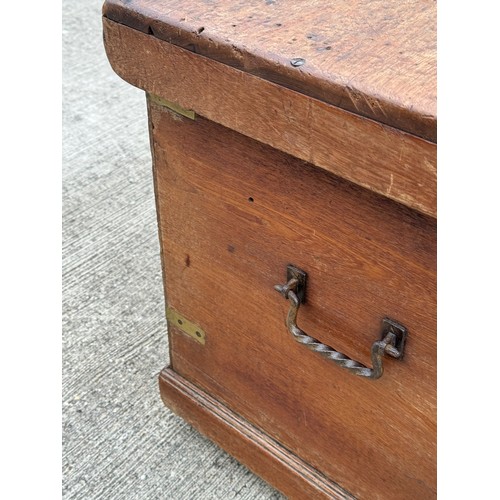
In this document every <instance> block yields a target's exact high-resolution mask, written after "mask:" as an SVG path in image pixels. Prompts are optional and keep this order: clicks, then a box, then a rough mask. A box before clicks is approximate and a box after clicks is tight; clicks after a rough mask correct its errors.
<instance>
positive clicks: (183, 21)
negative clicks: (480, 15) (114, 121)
mask: <svg viewBox="0 0 500 500" xmlns="http://www.w3.org/2000/svg"><path fill="white" fill-rule="evenodd" d="M103 14H104V17H105V21H104V22H105V44H106V49H107V52H108V57H109V58H110V61H111V63H112V65H113V68H114V69H115V71H117V73H118V74H120V75H121V76H122V77H124V78H125V79H126V80H128V81H130V82H131V83H133V84H134V85H137V86H139V87H141V88H144V89H145V90H147V91H148V92H153V91H154V90H156V91H157V90H158V88H157V87H158V86H159V83H158V82H156V83H155V84H154V85H152V84H151V83H150V82H149V86H148V82H147V80H151V79H156V80H158V79H161V78H163V76H162V75H159V74H156V73H154V69H148V68H145V67H143V68H142V75H141V74H139V72H137V74H136V75H135V77H131V76H130V75H129V73H130V68H127V70H125V65H126V59H127V57H128V59H129V60H130V55H127V51H130V50H138V49H137V47H131V46H130V44H129V46H128V47H125V46H124V44H123V40H122V41H121V49H120V50H121V54H120V55H119V56H118V55H117V47H115V48H114V49H113V47H110V45H111V43H110V41H109V40H110V37H111V36H112V30H111V29H110V28H109V27H108V28H106V23H107V22H108V24H109V21H112V22H114V23H116V24H119V25H125V26H127V27H129V28H132V29H133V30H134V31H136V32H138V33H142V34H145V35H147V36H148V37H153V38H155V39H156V40H158V41H161V42H167V43H168V44H169V46H172V47H176V48H182V49H187V51H189V53H191V54H192V53H195V54H197V55H199V56H203V57H202V58H200V60H202V59H203V60H206V59H208V60H209V61H213V62H218V63H222V65H223V66H224V67H226V68H229V69H236V70H238V71H237V72H236V73H233V76H234V75H236V76H237V78H233V81H232V85H231V88H234V87H235V86H238V85H239V86H240V88H239V93H240V94H244V93H245V92H246V89H247V90H248V92H252V91H253V90H252V85H255V86H258V83H259V82H261V83H262V84H263V85H262V89H264V90H263V91H262V92H263V93H264V94H265V95H264V96H263V95H260V96H257V97H259V99H260V102H259V103H257V104H255V103H254V107H255V105H258V106H259V107H262V106H263V107H267V108H268V109H269V110H270V111H269V113H270V116H268V121H269V122H273V120H274V116H273V115H272V113H273V112H276V111H275V110H274V108H276V106H278V107H279V106H281V108H282V110H283V112H284V113H285V114H288V118H289V120H288V121H289V123H290V125H291V127H292V128H293V125H294V124H293V121H294V120H296V119H297V118H299V119H300V120H301V121H302V122H303V123H302V124H301V127H302V128H304V124H305V123H308V122H307V120H309V121H310V120H311V118H312V119H314V116H313V115H315V114H316V115H319V114H321V113H322V111H321V109H320V110H319V111H318V110H316V108H318V109H319V108H322V106H321V105H323V104H324V105H327V106H328V108H335V109H337V110H342V111H346V112H348V114H349V115H353V116H356V117H363V118H368V120H365V121H366V122H368V121H370V122H372V125H370V126H371V127H372V129H371V130H370V131H367V132H366V131H365V132H366V137H365V136H363V131H361V132H359V131H358V130H357V126H358V122H356V124H355V125H352V124H351V125H350V124H349V123H347V124H343V123H344V122H342V123H341V121H337V122H335V120H333V121H331V122H330V123H331V125H330V126H332V127H335V128H337V129H338V128H339V127H343V128H344V129H349V130H348V132H347V134H348V135H350V134H354V135H355V134H359V133H360V134H361V136H363V137H364V138H363V139H362V140H361V141H358V142H357V140H356V139H355V138H353V139H352V140H350V143H349V144H347V142H349V141H347V139H346V140H344V141H343V143H344V144H343V147H344V148H347V147H351V149H356V150H357V151H358V152H360V151H361V154H362V155H363V154H365V156H366V158H365V160H362V161H361V166H357V167H356V166H354V165H348V166H346V167H345V168H343V167H338V166H331V167H328V166H325V165H324V164H325V162H326V163H328V161H327V160H326V159H324V158H322V155H321V153H317V152H310V151H309V150H308V148H307V145H302V144H299V146H298V147H297V149H300V150H301V151H304V150H305V151H306V153H303V154H302V155H301V154H297V153H296V151H295V150H294V148H293V146H287V145H286V144H285V143H290V142H293V141H295V142H297V141H299V142H306V139H305V138H297V137H296V136H295V135H294V133H291V132H288V131H285V130H280V131H279V134H278V135H279V136H280V137H281V138H282V141H281V143H280V141H279V140H277V141H276V144H274V143H273V144H272V145H273V146H275V147H277V148H279V149H282V150H284V151H286V152H289V153H291V154H294V155H295V156H298V157H299V158H302V159H304V160H306V161H311V162H313V163H315V164H317V165H318V166H320V167H323V168H326V169H327V170H331V171H333V172H334V173H336V174H338V175H341V176H343V177H346V178H348V179H349V180H352V181H353V182H355V183H357V184H360V185H363V186H365V187H368V188H370V189H372V190H375V191H377V192H379V193H381V194H384V195H386V196H387V197H389V198H393V199H395V200H397V201H399V202H402V203H404V204H406V205H409V206H411V207H412V208H415V209H417V210H419V211H422V212H424V213H427V214H430V215H435V147H433V146H434V143H435V142H436V123H437V118H436V5H435V2H434V1H432V0H410V1H406V2H400V1H398V0H384V1H381V0H357V1H356V0H343V1H342V0H334V1H331V0H298V1H295V0H294V1H291V0H289V1H286V0H248V1H245V2H243V1H241V0H223V1H217V2H212V1H206V0H185V1H183V2H178V1H176V0H106V2H105V4H104V8H103ZM115 31H116V32H117V31H119V30H118V29H117V30H115ZM106 35H107V36H106ZM117 37H118V38H119V37H121V35H117ZM141 40H142V39H141V38H140V37H138V38H137V39H135V40H134V42H133V43H132V44H137V43H138V44H140V43H142V42H141ZM113 43H115V42H113ZM115 45H116V43H115ZM113 50H114V52H113ZM160 52H161V51H160V50H159V51H158V54H157V61H156V66H157V67H159V66H160V65H162V64H164V65H166V66H169V61H170V62H171V61H172V59H169V58H168V57H165V58H164V59H163V60H162V56H161V54H160ZM148 54H149V55H151V50H149V52H148ZM148 54H143V55H144V57H143V58H142V62H143V63H144V64H146V62H145V59H147V57H146V56H147V55H148ZM140 60H141V56H138V57H136V61H140ZM207 64H210V63H207ZM220 67H221V65H220V64H219V65H216V66H207V69H206V72H205V73H203V74H199V75H198V76H202V77H205V78H209V79H210V81H211V82H214V81H216V80H217V79H220V83H219V90H220V95H217V96H216V95H214V94H213V92H214V88H212V87H210V85H205V91H206V92H205V95H204V96H203V98H204V99H205V101H206V100H208V99H212V100H217V107H221V106H222V108H224V109H223V111H221V112H220V113H227V112H232V113H234V112H238V110H234V109H230V110H229V109H226V108H225V107H224V106H225V104H224V103H223V101H224V99H225V97H226V96H225V92H226V91H227V90H228V87H227V83H228V82H227V81H226V82H224V81H223V75H222V73H221V71H220ZM163 70H164V71H165V70H167V71H174V72H175V71H181V72H182V68H180V67H179V65H178V64H175V67H174V66H173V65H172V64H170V68H166V67H165V66H164V68H163ZM138 71H139V70H138ZM156 71H159V70H158V69H157V70H156ZM192 71H194V72H196V71H197V70H196V69H195V70H192ZM241 73H243V74H245V75H248V76H247V79H245V78H244V77H241V78H240V77H238V75H241ZM250 76H253V77H256V78H255V79H249V77H250ZM165 78H166V77H165ZM182 78H183V79H184V83H185V85H186V84H187V85H188V86H191V87H192V82H190V81H189V75H186V77H184V76H183V77H182ZM264 82H265V83H268V84H272V85H273V86H272V87H269V86H268V87H266V86H265V85H264ZM163 83H164V84H165V85H167V86H170V87H172V85H175V82H172V79H170V80H168V82H167V81H166V80H165V81H164V82H163ZM205 84H207V81H206V82H205ZM155 85H156V87H155ZM276 85H278V86H279V87H281V88H283V89H287V90H289V93H288V94H284V95H285V98H283V99H281V97H280V99H281V102H280V103H276V102H275V101H276V99H277V98H276V97H274V96H273V95H272V92H271V90H272V89H273V88H274V87H275V86H276ZM151 87H155V89H152V88H151ZM269 89H271V90H269ZM254 90H255V89H254ZM179 92H180V91H177V90H176V91H175V93H176V94H179ZM157 93H159V92H157ZM200 93H203V86H200V88H199V91H198V90H197V89H194V90H193V92H192V97H193V96H194V97H193V99H192V100H193V101H196V98H197V97H200ZM159 94H160V96H161V97H165V98H167V99H168V98H169V97H172V96H167V95H161V92H160V93H159ZM261 94H262V93H261ZM253 95H254V96H255V95H256V94H255V92H253ZM299 95H300V97H297V96H299ZM229 98H230V96H229ZM241 98H242V99H243V100H244V99H245V96H243V95H242V97H241ZM305 98H309V99H305ZM173 100H174V101H175V102H178V103H181V104H183V103H182V96H179V99H173ZM221 102H222V104H221ZM311 102H313V103H315V104H312V105H311ZM185 104H186V107H187V108H188V109H193V110H194V111H197V112H199V113H200V114H202V115H203V116H206V117H207V118H209V119H212V120H214V121H218V122H219V123H222V124H223V125H226V126H229V127H231V128H235V129H236V130H238V127H237V126H233V124H232V123H226V122H225V121H224V120H222V119H220V117H218V116H217V111H214V113H213V115H214V116H210V113H208V112H207V113H203V112H200V111H199V110H197V109H196V103H195V102H194V104H192V105H191V106H190V104H189V103H185ZM214 106H215V105H214ZM294 106H295V111H294V110H293V109H292V108H293V107H294ZM311 106H312V107H311ZM315 107H316V108H315ZM324 109H326V108H324ZM297 114H300V116H301V118H300V117H297ZM306 115H307V116H306ZM345 116H347V114H344V117H345ZM240 119H241V115H240V118H238V120H240ZM249 119H251V120H253V121H255V117H250V118H249ZM347 121H349V119H347ZM351 122H352V120H351ZM328 123H329V122H328V121H324V122H322V125H321V126H322V127H323V128H325V127H328V126H329V125H328ZM377 124H379V125H384V127H382V128H381V127H378V128H377ZM314 128H315V126H314V125H313V126H312V129H314ZM317 128H318V126H317V127H316V129H317ZM239 131H241V132H242V133H245V134H246V135H249V136H252V137H254V138H256V139H258V140H263V139H262V138H261V137H259V136H258V134H255V133H253V132H252V131H249V130H247V129H246V128H245V127H243V128H242V129H241V130H239ZM397 132H400V133H401V134H402V135H398V136H396V135H394V134H395V133H397ZM318 133H319V134H320V135H321V134H322V133H323V132H318ZM269 134H271V135H272V131H271V132H269V131H266V132H264V133H263V136H265V137H269ZM284 136H285V137H284ZM383 136H386V139H385V141H386V142H387V143H391V142H392V143H394V141H395V138H396V137H397V140H396V142H397V143H398V144H397V148H396V147H394V146H393V147H392V149H393V150H394V151H393V153H390V152H389V154H387V153H386V155H385V156H386V162H387V163H392V166H388V167H382V166H381V167H379V166H372V167H370V166H369V165H368V163H369V162H370V160H369V159H370V158H373V156H374V155H379V154H383V153H382V150H381V151H379V152H377V151H375V150H374V149H373V148H374V144H373V143H374V142H378V143H384V139H383ZM283 137H284V139H283ZM381 138H382V139H381ZM325 141H326V142H329V141H330V138H329V137H328V134H327V137H326V139H325ZM263 142H267V143H268V144H269V143H271V142H270V141H269V140H264V141H263ZM331 145H332V148H331V149H332V151H331V154H332V155H333V160H332V163H334V164H335V165H338V164H339V162H340V163H341V162H342V161H343V160H342V158H341V157H345V154H344V153H341V154H340V156H337V157H336V156H335V155H336V154H337V155H338V154H339V153H338V151H339V148H338V144H336V143H335V141H334V142H332V143H331ZM302 146H304V147H302ZM314 149H315V151H317V150H318V145H316V146H315V148H314ZM341 149H342V148H341ZM363 149H364V150H366V151H367V152H366V153H363V152H362V151H363ZM375 149H376V148H375ZM396 149H398V151H397V152H396ZM327 154H328V153H326V152H325V155H327ZM398 155H399V156H398ZM363 163H366V164H367V166H366V167H365V166H363ZM375 163H376V162H375ZM367 169H368V172H365V171H366V170H367ZM370 169H371V171H370ZM361 171H363V173H362V174H360V172H361ZM391 174H392V175H391ZM380 175H381V177H382V178H383V179H382V180H381V179H379V180H377V179H376V177H377V176H380Z"/></svg>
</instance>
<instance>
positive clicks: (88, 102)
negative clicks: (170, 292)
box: [63, 0, 283, 500]
mask: <svg viewBox="0 0 500 500" xmlns="http://www.w3.org/2000/svg"><path fill="white" fill-rule="evenodd" d="M100 11H101V2H100V1H95V0H92V1H89V2H78V1H66V2H64V4H63V44H64V52H63V64H64V67H63V99H64V101H63V126H64V131H63V134H64V145H63V180H64V186H63V217H64V218H63V224H64V229H63V239H64V241H63V245H64V248H63V260H64V270H63V273H64V274H63V300H64V303H63V307H64V317H63V356H64V359H63V369H64V373H63V393H64V394H63V438H64V444H63V468H64V470H63V473H64V479H63V497H64V498H65V499H68V500H69V499H74V500H77V499H82V500H91V499H121V500H124V499H138V500H139V499H140V500H147V499H170V498H172V499H233V498H238V499H248V500H249V499H260V500H262V499H280V498H283V497H282V496H281V495H280V494H279V493H277V492H276V491H275V490H273V489H272V488H270V487H269V486H268V485H267V484H266V483H264V482H263V481H262V480H260V479H259V478H257V477H256V476H254V475H253V474H252V473H251V472H250V471H248V470H247V469H246V468H245V467H243V466H242V465H240V464H238V463H237V462H236V461H235V460H234V459H233V458H231V457H230V456H229V455H227V454H226V453H225V452H223V451H222V450H221V449H220V448H218V447H217V446H216V445H214V444H213V443H211V442H210V441H209V440H207V439H205V438H204V437H203V436H201V435H200V434H199V433H198V432H197V431H195V430H194V429H192V428H191V427H190V426H189V425H187V424H186V423H185V422H184V421H182V420H181V419H180V418H178V417H176V416H175V415H173V414H172V413H171V412H170V411H169V410H167V409H166V408H165V407H164V406H163V404H162V403H161V401H160V398H159V393H158V388H157V375H158V372H159V371H160V370H161V368H162V367H163V366H165V365H166V364H167V362H168V352H167V338H166V323H165V319H164V301H163V291H162V282H161V268H160V255H159V245H158V237H157V228H156V215H155V205H154V194H153V184H152V176H151V158H150V151H149V144H148V132H147V121H146V106H145V98H144V95H143V93H142V92H141V91H139V90H138V89H135V88H133V87H131V86H130V85H128V84H126V83H125V82H123V81H122V80H120V79H119V78H118V77H117V76H116V75H115V74H114V73H113V72H112V70H111V68H110V66H109V64H108V62H107V59H106V56H105V53H104V49H103V45H102V34H101V17H100V16H101V15H100Z"/></svg>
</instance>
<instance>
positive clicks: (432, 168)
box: [424, 158, 437, 177]
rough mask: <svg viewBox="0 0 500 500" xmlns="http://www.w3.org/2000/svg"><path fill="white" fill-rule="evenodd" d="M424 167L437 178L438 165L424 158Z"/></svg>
mask: <svg viewBox="0 0 500 500" xmlns="http://www.w3.org/2000/svg"><path fill="white" fill-rule="evenodd" d="M424 167H425V168H426V169H427V170H429V172H432V173H433V174H434V176H435V177H437V168H436V165H435V164H434V163H432V162H430V161H429V160H428V159H427V158H424Z"/></svg>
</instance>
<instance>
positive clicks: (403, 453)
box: [149, 101, 436, 500]
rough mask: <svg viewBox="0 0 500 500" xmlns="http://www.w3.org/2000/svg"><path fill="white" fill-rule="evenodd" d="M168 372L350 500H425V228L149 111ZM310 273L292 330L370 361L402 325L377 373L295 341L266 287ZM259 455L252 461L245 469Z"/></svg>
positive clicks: (314, 172) (225, 134) (368, 198)
mask: <svg viewBox="0 0 500 500" xmlns="http://www.w3.org/2000/svg"><path fill="white" fill-rule="evenodd" d="M149 113H150V127H151V138H152V147H153V156H154V172H155V182H156V190H157V197H158V199H157V203H158V210H159V225H160V236H161V241H162V251H163V268H164V273H165V287H166V293H167V298H168V304H169V306H171V307H173V308H174V309H175V310H177V311H180V312H181V313H182V315H183V316H184V317H186V318H188V319H189V320H190V321H192V322H193V323H195V324H197V325H200V326H201V327H202V328H203V331H204V332H205V335H206V343H205V345H202V344H200V343H198V342H196V341H195V340H194V339H193V338H191V337H189V336H187V335H185V334H183V333H182V331H181V330H180V329H179V328H177V326H178V325H174V324H170V325H169V332H170V345H171V360H172V365H173V369H174V370H175V371H176V372H177V373H179V374H180V375H181V376H182V377H184V378H186V379H187V380H189V381H191V382H192V383H194V384H195V385H196V386H198V387H200V388H201V389H202V390H203V391H206V392H207V393H209V394H211V395H212V396H213V397H214V398H216V399H217V400H218V401H220V402H221V403H222V404H224V405H227V406H228V407H229V408H231V410H232V411H233V412H235V413H236V414H238V415H241V416H242V417H243V418H244V419H246V420H248V422H249V423H250V424H251V425H253V426H255V427H257V428H259V429H261V430H262V431H263V432H264V433H266V434H268V435H269V436H270V438H272V439H274V440H276V441H277V442H279V443H280V444H281V445H282V446H284V447H285V448H287V449H288V450H290V451H291V452H292V453H293V454H295V455H297V456H298V457H300V458H301V459H302V460H304V461H305V462H306V463H308V464H309V465H310V466H312V467H314V468H315V469H317V470H318V471H319V472H320V473H321V474H323V475H325V476H326V477H327V478H329V479H330V480H332V481H334V482H336V483H338V484H339V485H340V486H341V487H343V488H345V489H346V490H348V491H349V492H351V493H352V494H353V495H355V496H356V497H359V498H367V499H377V498H380V499H384V500H388V499H401V498H405V499H419V500H421V499H430V498H435V495H436V275H435V236H436V234H435V231H436V224H435V220H434V219H432V218H430V217H427V216H424V215H421V214H418V213H417V212H415V211H413V210H410V209H408V208H406V207H404V206H402V205H400V204H397V203H395V202H393V201H391V200H388V199H387V198H384V197H382V196H379V195H376V194H374V193H371V192H369V191H367V190H364V189H362V188H359V187H357V186H355V185H353V184H351V183H349V182H347V181H345V180H342V179H340V178H338V177H336V176H334V175H332V174H331V173H328V172H326V171H324V170H321V169H318V168H316V167H314V166H313V165H310V164H308V163H306V162H303V161H301V160H298V159H296V158H293V157H291V156H289V155H286V154H284V153H282V152H280V151H276V150H275V149H273V148H271V147H269V146H266V145H264V144H261V143H259V142H257V141H255V140H252V139H250V138H248V137H245V136H243V135H241V134H238V133H236V132H234V131H232V130H229V129H227V128H225V127H222V126H220V125H217V124H215V123H213V122H210V121H208V120H205V119H203V118H201V117H197V118H196V120H190V119H187V118H184V117H182V116H180V115H177V114H175V113H172V112H171V111H169V110H168V109H167V108H164V107H161V106H159V105H158V104H156V103H155V102H152V101H150V102H149ZM289 263H292V264H294V265H296V266H298V267H300V268H302V269H303V270H305V271H306V272H307V273H308V279H309V282H308V290H307V293H308V299H307V303H306V304H304V306H303V307H302V308H301V310H300V312H299V318H298V319H299V325H300V326H301V327H302V328H303V329H304V330H305V331H306V332H308V333H310V334H311V335H313V336H314V337H316V338H318V339H319V340H320V341H321V342H323V343H325V344H327V345H330V346H332V347H333V348H335V349H337V350H339V351H341V352H343V353H345V354H347V355H348V356H349V357H351V358H353V359H355V360H357V361H360V362H362V363H365V364H367V365H369V364H370V346H371V345H372V343H373V342H374V341H375V340H378V338H379V334H380V325H381V320H382V318H383V317H384V316H389V317H391V318H393V319H395V320H397V321H399V322H401V323H402V324H404V325H405V326H406V327H407V328H408V331H409V336H408V341H407V345H406V350H405V357H404V359H403V360H393V359H389V358H388V359H386V360H385V372H384V375H383V376H382V378H380V379H379V380H376V381H373V380H368V379H363V378H360V377H355V376H354V375H352V374H351V373H349V372H348V371H347V370H345V369H342V368H340V367H338V366H336V365H334V364H333V363H331V362H329V361H328V360H325V359H323V358H322V357H321V356H319V355H317V354H316V353H313V352H311V351H309V350H308V349H306V348H305V347H304V346H302V345H299V344H297V343H296V342H295V341H294V340H293V338H291V336H290V335H289V334H288V332H287V331H286V327H285V325H284V321H285V316H286V313H287V310H288V303H287V302H286V301H285V300H284V299H283V298H282V297H281V296H280V295H279V294H278V293H277V292H276V291H275V290H274V289H273V286H274V285H275V284H278V283H283V282H284V280H285V272H286V265H287V264H289ZM255 460H257V458H256V459H255Z"/></svg>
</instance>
